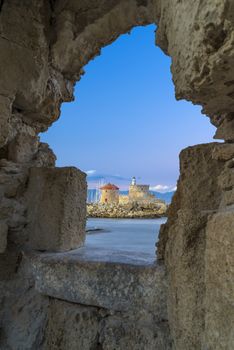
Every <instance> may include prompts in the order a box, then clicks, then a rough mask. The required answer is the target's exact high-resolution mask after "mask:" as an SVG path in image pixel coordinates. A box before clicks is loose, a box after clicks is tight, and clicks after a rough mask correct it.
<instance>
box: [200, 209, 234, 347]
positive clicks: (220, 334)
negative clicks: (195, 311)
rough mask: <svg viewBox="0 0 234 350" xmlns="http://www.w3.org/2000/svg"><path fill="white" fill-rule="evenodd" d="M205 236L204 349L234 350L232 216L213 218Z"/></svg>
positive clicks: (224, 214) (233, 213) (218, 214)
mask: <svg viewBox="0 0 234 350" xmlns="http://www.w3.org/2000/svg"><path fill="white" fill-rule="evenodd" d="M206 236H207V240H206V254H205V267H206V268H205V283H206V298H205V302H204V305H205V329H206V332H205V334H206V338H205V344H206V349H212V350H226V349H234V332H233V322H234V284H233V281H234V254H233V252H234V212H233V211H224V212H221V213H217V214H215V215H213V216H212V217H211V218H210V220H209V222H208V225H207V229H206Z"/></svg>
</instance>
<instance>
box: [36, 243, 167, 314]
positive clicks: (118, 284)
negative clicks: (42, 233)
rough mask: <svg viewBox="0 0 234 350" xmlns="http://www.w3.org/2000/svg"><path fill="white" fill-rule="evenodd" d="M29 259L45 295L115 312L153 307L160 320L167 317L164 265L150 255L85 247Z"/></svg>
mask: <svg viewBox="0 0 234 350" xmlns="http://www.w3.org/2000/svg"><path fill="white" fill-rule="evenodd" d="M147 257H148V258H149V259H148V258H147ZM29 258H30V259H31V263H32V267H33V273H34V276H35V282H36V289H37V290H38V291H39V292H40V293H42V294H45V295H48V296H51V297H54V298H58V299H62V300H66V301H70V302H74V303H79V304H83V305H91V306H97V307H102V308H106V309H110V310H114V311H127V310H136V309H139V310H140V309H145V310H151V311H152V310H153V312H154V313H155V314H156V315H158V316H159V317H160V319H162V318H165V319H166V318H167V315H166V288H167V284H166V278H165V271H164V267H163V266H162V265H158V264H157V263H156V262H153V259H152V256H151V255H149V256H148V255H147V254H143V256H140V257H139V260H138V259H137V255H136V254H131V253H128V252H126V253H123V252H116V251H108V252H106V251H104V250H100V249H97V248H95V249H93V248H91V249H90V248H86V247H84V248H80V249H77V250H75V251H72V252H67V253H43V254H34V255H31V256H30V257H29ZM111 259H112V261H111Z"/></svg>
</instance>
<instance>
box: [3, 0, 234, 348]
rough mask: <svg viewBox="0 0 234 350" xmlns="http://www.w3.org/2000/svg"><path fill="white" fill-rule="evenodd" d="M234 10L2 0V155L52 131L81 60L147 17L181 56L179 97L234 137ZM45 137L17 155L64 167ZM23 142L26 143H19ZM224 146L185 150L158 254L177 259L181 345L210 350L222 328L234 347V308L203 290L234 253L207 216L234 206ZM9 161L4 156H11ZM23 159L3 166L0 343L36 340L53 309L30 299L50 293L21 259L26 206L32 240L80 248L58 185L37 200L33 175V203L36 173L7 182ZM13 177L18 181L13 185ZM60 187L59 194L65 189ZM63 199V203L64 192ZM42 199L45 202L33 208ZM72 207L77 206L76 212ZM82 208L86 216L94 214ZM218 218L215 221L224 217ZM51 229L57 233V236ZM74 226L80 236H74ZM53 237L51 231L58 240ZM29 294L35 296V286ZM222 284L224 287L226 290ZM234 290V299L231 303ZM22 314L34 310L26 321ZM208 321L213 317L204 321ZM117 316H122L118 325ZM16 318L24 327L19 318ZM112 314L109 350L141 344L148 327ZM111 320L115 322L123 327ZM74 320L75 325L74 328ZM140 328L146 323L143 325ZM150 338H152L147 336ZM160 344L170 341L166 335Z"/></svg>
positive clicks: (175, 314)
mask: <svg viewBox="0 0 234 350" xmlns="http://www.w3.org/2000/svg"><path fill="white" fill-rule="evenodd" d="M233 13H234V3H233V1H228V0H207V1H201V0H197V1H192V0H188V1H179V0H178V1H176V0H175V1H171V0H158V1H151V0H148V1H145V0H129V1H122V0H113V1H107V0H100V1H99V2H98V6H97V3H96V2H95V1H87V0H84V1H73V0H68V1H47V2H46V1H44V2H41V1H39V2H30V1H26V0H22V1H1V2H0V32H1V37H0V77H1V79H0V147H1V150H0V157H1V158H2V157H5V158H8V156H9V155H8V151H10V148H9V150H8V146H9V144H10V143H12V145H13V144H14V143H15V142H16V140H15V138H16V137H17V135H18V134H19V133H23V134H26V135H32V134H33V133H35V134H38V133H40V132H41V131H45V130H47V128H48V127H49V126H50V125H51V124H52V123H53V122H54V121H55V120H57V119H58V117H59V115H60V105H61V103H62V102H64V101H67V102H68V101H71V100H72V99H73V88H74V85H75V82H76V81H78V80H79V79H80V78H81V75H82V74H83V66H84V65H86V64H87V63H88V62H89V61H90V60H91V59H93V58H94V57H95V56H96V55H98V54H100V52H101V49H102V47H104V46H106V45H108V44H110V43H111V42H112V41H114V40H115V39H116V38H117V37H118V36H119V35H121V34H123V33H127V32H129V31H130V30H131V29H132V28H133V27H135V26H137V25H146V24H151V23H156V24H157V43H158V44H159V46H160V47H161V48H162V49H163V50H164V52H165V53H166V54H168V55H169V56H170V57H171V59H172V67H171V71H172V75H173V81H174V84H175V91H176V97H177V98H178V99H187V100H189V101H192V102H193V103H195V104H199V105H201V106H202V107H203V112H204V113H206V114H207V115H208V116H209V117H210V119H211V122H212V123H213V124H214V125H215V126H216V127H217V128H218V130H217V133H216V137H219V138H222V139H224V140H228V141H229V143H233V140H234V133H233V132H234V129H233V111H234V98H233V96H234V95H233V87H234V80H233V76H234V65H233V59H234V45H233V37H234V16H233ZM26 137H27V136H26ZM21 144H22V143H21ZM38 147H39V148H38V151H36V149H34V148H33V152H31V151H30V147H29V153H28V150H27V149H26V150H24V149H23V148H22V152H21V151H20V152H18V151H19V149H18V150H17V147H16V148H14V151H10V153H11V157H12V159H14V160H15V161H18V160H20V159H21V160H22V161H24V160H26V159H27V161H28V160H29V159H31V155H33V154H35V158H34V157H33V158H32V159H31V160H30V162H32V163H31V164H25V163H22V165H23V166H26V168H27V167H28V166H40V167H42V166H43V167H44V166H48V167H51V166H54V160H55V158H54V155H53V154H52V152H50V151H49V150H46V147H40V145H39V146H38ZM209 147H210V148H211V149H212V153H213V154H212V156H211V152H210V151H208V148H209ZM215 147H216V146H215ZM217 147H219V146H217ZM225 147H226V148H230V147H231V146H225ZM20 148H21V147H20ZM42 148H43V149H42ZM15 151H16V152H17V154H14V152H15ZM34 151H35V153H34ZM47 151H48V152H47ZM24 152H26V153H27V154H24ZM218 152H219V151H218ZM215 153H216V151H213V146H212V145H211V146H205V145H201V146H199V147H197V148H193V149H189V150H187V151H186V152H185V153H183V154H182V156H181V176H180V180H179V183H178V191H177V193H176V195H175V197H174V199H173V204H172V206H171V208H170V210H169V217H168V223H167V224H166V225H164V227H163V229H162V230H161V234H160V241H159V254H160V258H161V259H162V260H163V259H165V264H166V268H167V278H168V280H169V292H168V310H169V322H170V330H171V335H172V337H173V346H174V348H175V349H176V350H184V349H186V350H187V349H189V350H195V349H196V350H197V349H199V350H200V349H209V347H210V349H212V350H213V348H215V346H216V345H215V344H214V341H213V340H212V339H211V338H212V337H213V336H214V338H213V339H214V340H217V338H218V340H217V342H216V343H217V344H218V345H220V339H221V340H222V344H221V345H220V346H221V347H223V348H225V349H228V348H231V349H232V347H233V346H232V338H231V336H230V324H232V323H233V317H232V315H231V314H230V315H229V314H228V315H227V322H226V323H225V322H224V317H222V318H219V317H218V319H217V321H216V318H215V317H213V313H212V312H211V311H210V310H207V315H206V310H205V307H204V295H205V290H206V283H208V277H207V280H206V279H205V269H206V271H208V272H209V271H210V272H209V274H208V275H210V276H212V275H213V274H214V273H215V268H216V267H217V266H218V265H215V263H216V262H215V263H212V262H213V258H212V259H211V258H210V257H214V256H216V255H217V256H220V255H219V254H221V258H223V261H225V259H226V258H228V259H229V251H228V250H227V254H226V253H225V250H224V249H223V247H222V242H221V243H220V244H219V245H217V244H215V243H214V242H212V239H211V242H209V241H207V240H206V222H207V220H208V219H209V215H210V214H212V213H214V212H219V211H220V212H231V211H232V205H233V204H232V198H233V197H232V196H233V193H232V192H233V183H232V182H233V177H232V176H231V175H230V173H229V175H227V174H224V173H223V174H221V173H222V171H223V168H225V167H226V166H227V167H229V168H230V169H231V168H233V161H232V160H231V159H230V160H228V161H227V162H226V164H224V163H225V161H226V158H227V157H228V158H229V151H228V152H227V153H228V155H227V153H226V150H225V152H223V150H222V151H220V153H219V155H218V156H217V157H218V158H216V159H214V158H215ZM224 153H225V154H224ZM220 154H222V155H220ZM29 155H30V156H29ZM28 156H29V157H28ZM24 157H25V158H24ZM212 157H214V158H212ZM221 158H222V159H221ZM8 160H9V159H8ZM0 163H1V164H2V160H1V161H0ZM6 168H7V166H6ZM17 169H18V165H17V164H11V166H10V167H9V168H8V170H9V171H6V172H4V176H3V177H2V180H3V183H1V189H0V195H1V196H5V195H6V196H7V200H6V199H3V200H2V203H3V204H4V205H3V207H4V208H3V207H2V208H3V209H4V210H2V211H1V215H3V216H4V220H6V221H7V224H9V228H10V230H9V232H10V231H11V232H10V233H9V234H10V242H11V250H10V252H8V250H7V251H6V252H5V254H6V255H5V254H2V255H4V259H3V258H2V259H1V266H4V269H3V268H1V273H5V274H4V279H3V280H4V282H2V285H1V293H0V295H1V296H0V298H1V309H0V312H1V337H0V347H2V348H3V349H8V348H12V349H17V348H18V349H35V350H37V349H39V348H40V346H41V344H42V341H43V332H44V329H45V322H44V320H45V319H46V312H45V311H44V312H42V317H41V318H42V320H43V321H42V322H39V323H38V314H40V312H39V311H38V310H40V307H37V306H36V305H35V304H34V303H33V302H32V303H31V304H30V302H29V304H30V305H31V306H30V308H31V309H30V308H27V305H28V301H30V300H34V298H35V299H37V298H38V299H40V303H39V304H40V305H41V297H40V296H39V295H38V294H36V295H35V294H34V293H32V295H31V294H30V293H31V292H32V285H33V283H32V284H31V285H29V286H28V289H29V291H28V290H25V289H24V288H23V287H22V286H24V284H25V281H28V278H29V273H28V271H26V270H22V273H21V275H20V274H19V271H18V270H20V268H19V267H20V266H21V263H20V261H21V260H20V258H19V256H20V255H19V251H20V250H21V249H22V246H24V243H25V239H27V235H25V231H24V227H25V222H24V212H25V211H26V209H28V213H29V214H30V215H29V216H28V219H30V222H29V225H28V228H29V227H31V228H30V231H29V232H28V234H30V235H31V236H30V241H29V242H31V243H32V242H33V241H31V237H33V238H34V239H35V242H34V243H37V244H35V245H34V247H36V248H42V249H43V248H46V249H47V248H49V249H54V244H55V246H56V249H57V248H58V246H59V249H60V248H61V244H60V242H58V241H57V240H56V237H58V235H60V233H61V232H63V234H62V237H64V242H63V244H62V248H64V249H70V248H71V247H73V246H76V244H74V245H73V243H74V242H73V243H72V244H71V236H72V235H73V233H74V232H73V233H72V230H71V229H70V228H69V227H68V224H66V225H64V226H66V230H65V229H64V227H63V229H64V231H63V229H61V225H60V224H56V225H54V224H53V223H54V222H57V221H56V220H58V217H57V218H55V217H53V213H54V211H53V210H52V209H51V208H50V210H48V203H51V199H52V198H53V196H52V195H51V196H50V197H51V198H50V197H49V196H48V194H47V192H48V191H47V190H46V191H45V192H46V193H45V200H44V201H42V206H41V208H40V210H39V209H38V207H39V205H36V202H37V203H39V201H40V200H41V199H40V198H39V197H40V196H39V195H40V189H38V187H37V184H36V183H34V184H30V181H29V186H31V188H30V191H31V193H33V195H32V197H33V196H34V200H33V198H31V200H32V201H31V202H30V203H32V205H31V206H30V207H29V208H26V204H27V202H26V196H25V193H24V192H25V190H26V187H27V181H23V182H22V183H21V184H20V186H19V187H20V188H18V185H17V184H16V185H15V184H13V182H15V183H17V182H18V178H17V176H15V177H14V176H12V178H11V179H10V181H9V182H8V180H7V178H8V175H9V176H10V177H11V175H13V174H15V175H16V174H17V172H18V170H17ZM6 174H7V176H6V177H5V175H6ZM220 175H221V176H220ZM218 178H219V179H218ZM5 179H6V186H5ZM11 181H12V182H11ZM10 182H11V183H12V189H10V186H9V183H10ZM56 186H57V185H56ZM32 187H34V189H33V188H32ZM52 187H53V186H52ZM71 187H72V186H71ZM42 192H43V189H42ZM82 193H83V192H82ZM58 197H59V198H61V197H62V196H61V194H60V195H59V196H58ZM82 198H83V197H82ZM66 201H68V202H69V203H70V199H67V198H64V203H65V202H66ZM11 202H12V203H11ZM78 202H79V203H80V202H82V203H83V202H84V200H83V199H82V200H81V201H79V200H78V199H77V202H76V203H78ZM58 203H61V202H60V201H58ZM79 205H80V204H79ZM57 206H59V207H60V208H61V207H63V205H62V204H61V205H60V204H57V202H56V205H55V206H54V208H55V211H56V212H57V208H58V207H57ZM64 207H67V208H71V207H70V204H66V205H65V204H64ZM75 207H76V206H75ZM33 208H35V212H34V213H33ZM15 209H16V210H15ZM58 212H59V213H58V216H61V218H63V217H64V215H65V214H64V213H62V214H61V212H60V211H59V210H58ZM42 213H44V214H45V217H46V221H48V222H49V216H50V217H51V225H50V224H48V226H47V228H49V230H47V229H45V230H42V229H41V227H40V224H41V225H44V224H45V221H44V217H43V216H42ZM71 213H72V214H74V212H72V211H71ZM37 214H38V216H37ZM75 214H76V213H75ZM56 215H57V214H56ZM65 216H67V214H66V215H65ZM81 216H82V218H83V219H82V220H81V221H82V225H83V226H84V222H85V214H84V215H83V214H82V215H81ZM80 218H81V217H80ZM80 218H79V219H80ZM73 220H75V219H74V218H73V219H72V221H71V223H72V226H77V225H78V224H77V223H75V224H74V221H73ZM217 220H219V218H218V219H217ZM220 220H221V222H222V223H223V225H224V227H225V232H226V235H227V236H228V237H229V238H230V237H231V235H232V231H231V228H232V224H233V221H232V220H233V219H232V218H230V217H229V218H228V223H229V224H228V227H226V225H225V222H223V219H222V218H220ZM60 223H61V222H60ZM73 224H74V225H73ZM30 225H31V226H30ZM217 225H218V223H217ZM83 226H82V229H83ZM211 227H212V229H213V228H215V226H214V224H212V225H211ZM57 228H59V229H58V230H57ZM17 230H18V234H17V239H16V237H15V232H16V231H17ZM49 231H50V232H49ZM52 231H53V235H51V232H52ZM55 231H56V232H55ZM65 231H66V232H65ZM58 233H59V234H58ZM65 233H66V234H68V236H69V235H70V236H69V237H68V236H66V234H65ZM208 233H209V231H208ZM39 234H41V235H42V237H40V236H39ZM20 237H21V238H20ZM48 239H51V241H50V244H48ZM207 239H210V234H208V235H207ZM65 241H66V242H65ZM41 243H43V244H41ZM76 243H77V242H76ZM32 246H33V245H32ZM206 247H207V248H208V249H209V251H208V255H206ZM220 247H221V248H220ZM28 248H29V247H28ZM219 249H220V251H219ZM205 256H207V259H206V264H207V266H205V262H204V259H205ZM13 257H14V258H13ZM12 260H14V261H17V263H16V264H15V265H16V266H14V267H12V269H11V271H13V272H12V273H11V277H9V276H8V275H7V271H8V270H7V267H8V266H11V261H12ZM4 261H7V264H6V263H5V265H4ZM219 263H222V262H219ZM218 267H219V266H218ZM229 267H230V266H229V265H228V272H227V273H226V272H225V273H224V275H225V276H226V277H227V279H229V278H230V277H231V268H229ZM3 270H4V271H3ZM217 271H218V272H217V274H220V273H221V272H222V273H223V271H224V268H223V267H222V269H220V268H218V269H217ZM208 275H207V276H208ZM218 278H220V281H222V282H224V284H225V283H226V281H224V280H222V276H218V277H216V276H214V281H217V279H218ZM206 281H207V282H206ZM9 285H11V287H9ZM219 286H220V285H219V284H218V287H219ZM207 287H208V289H209V288H210V285H209V284H208V285H207ZM214 287H215V286H214ZM224 287H225V286H224ZM220 288H222V286H221V287H220ZM19 289H20V290H21V291H22V290H23V292H22V294H21V298H20V305H19V308H17V309H16V312H14V311H15V301H16V300H18V290H19ZM221 290H222V291H223V289H221ZM214 293H217V295H219V291H217V290H215V289H213V291H212V295H211V300H213V301H214V304H213V308H214V310H218V313H217V315H221V314H222V310H223V312H226V310H227V307H226V305H225V303H224V300H223V296H221V299H220V301H219V300H218V298H214ZM29 294H30V295H31V299H28V298H27V297H26V296H28V295H29ZM224 295H225V296H226V291H225V290H224ZM6 296H7V297H6ZM164 297H165V296H164ZM229 301H230V299H228V300H227V305H229ZM45 304H46V303H45ZM209 307H210V305H209ZM2 310H3V311H2ZM22 310H23V312H21V311H22ZM206 316H207V319H206ZM134 317H135V319H136V318H137V317H136V316H134ZM134 317H133V318H132V320H131V322H132V323H134ZM211 318H212V319H211ZM24 319H27V320H30V321H28V322H26V323H24V322H23V321H24ZM205 320H206V327H204V324H205ZM152 322H153V321H152ZM64 323H65V322H64ZM107 323H108V322H107ZM115 323H116V324H120V326H118V325H117V326H116V327H114V326H112V325H113V324H115ZM15 324H16V327H14V325H15ZM12 325H13V327H12ZM109 325H110V327H109V326H108V325H107V326H106V328H105V329H106V332H105V336H104V335H103V342H102V345H100V344H98V342H97V346H99V347H100V346H103V347H106V348H108V347H109V349H110V348H118V347H124V348H126V342H129V344H131V345H130V346H132V347H133V348H134V349H136V348H137V347H136V346H138V345H137V344H136V342H135V343H134V341H135V338H136V339H139V338H137V336H136V332H137V330H139V327H138V326H136V327H135V330H134V329H131V331H130V332H129V333H130V334H131V336H130V337H127V336H125V335H124V334H123V333H121V329H125V328H124V322H123V323H121V322H119V319H117V318H115V319H110V323H109ZM204 328H205V329H204ZM55 329H56V328H55ZM112 329H115V330H114V331H113V336H112V335H111V332H112ZM126 329H129V328H128V322H126ZM72 331H73V332H74V333H73V334H76V333H75V330H74V329H73V330H72ZM143 333H144V332H143ZM29 334H30V336H28V335H29ZM82 334H83V333H82ZM103 334H104V332H103ZM118 334H120V336H118ZM138 334H142V333H141V332H140V330H139V333H138ZM144 334H145V333H144ZM152 334H154V333H152ZM55 338H56V335H55ZM58 338H59V336H58ZM133 338H134V339H133ZM142 338H143V339H146V338H147V337H145V335H142ZM106 339H108V340H107V341H106ZM147 339H151V340H149V341H147V342H145V341H143V342H142V344H143V345H142V347H147V348H148V349H150V347H151V346H152V345H153V346H155V347H156V343H155V340H153V339H152V338H147ZM81 344H82V340H81ZM64 346H66V345H64ZM74 346H75V345H74ZM139 346H141V345H139ZM165 346H167V345H165ZM160 347H161V348H162V347H163V345H160ZM210 349H209V350H210ZM69 350H70V349H69ZM160 350H161V349H160Z"/></svg>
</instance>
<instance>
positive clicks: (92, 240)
mask: <svg viewBox="0 0 234 350" xmlns="http://www.w3.org/2000/svg"><path fill="white" fill-rule="evenodd" d="M165 222H166V218H160V219H146V220H145V219H96V218H95V219H88V221H87V227H86V229H87V230H89V233H88V234H87V237H86V243H85V245H86V246H87V247H97V248H105V249H116V250H120V251H129V252H139V253H149V254H153V255H155V242H156V241H157V239H158V233H159V229H160V225H161V224H164V223H165ZM94 229H98V230H97V231H94Z"/></svg>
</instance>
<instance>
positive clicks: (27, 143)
mask: <svg viewBox="0 0 234 350" xmlns="http://www.w3.org/2000/svg"><path fill="white" fill-rule="evenodd" d="M38 145H39V142H38V137H37V136H36V135H30V134H28V133H19V134H18V135H17V136H16V137H15V139H14V140H13V141H12V142H10V144H9V146H8V157H9V159H10V160H12V161H13V162H16V163H27V162H30V161H31V160H32V158H33V156H34V155H35V154H36V152H37V149H38Z"/></svg>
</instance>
